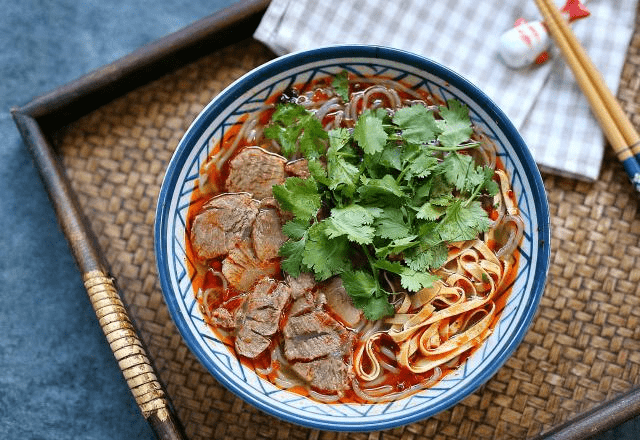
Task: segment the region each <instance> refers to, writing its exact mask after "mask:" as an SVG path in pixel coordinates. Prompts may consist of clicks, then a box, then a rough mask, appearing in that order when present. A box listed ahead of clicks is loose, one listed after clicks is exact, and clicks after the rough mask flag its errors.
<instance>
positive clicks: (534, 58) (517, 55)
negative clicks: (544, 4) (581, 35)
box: [498, 0, 591, 69]
mask: <svg viewBox="0 0 640 440" xmlns="http://www.w3.org/2000/svg"><path fill="white" fill-rule="evenodd" d="M560 12H562V15H564V17H565V18H566V19H567V20H568V21H569V23H571V22H573V21H575V20H579V19H581V18H585V17H588V16H589V15H590V14H591V13H590V12H589V10H588V9H587V8H586V7H585V6H584V4H582V2H581V1H580V0H567V2H566V3H565V5H564V6H563V7H562V8H561V9H560ZM550 46H551V38H550V37H549V31H548V30H547V27H546V25H545V24H544V22H543V21H533V22H528V21H526V20H525V19H524V18H519V19H517V20H516V22H515V24H514V27H513V28H512V29H510V30H508V31H507V32H505V33H504V34H502V36H501V37H500V47H499V50H498V53H499V55H500V58H501V59H502V61H503V62H504V63H505V64H506V65H507V66H509V67H512V68H514V69H519V68H522V67H526V66H529V65H531V64H534V63H535V64H542V63H544V62H546V61H547V60H548V59H549V52H548V49H549V47H550Z"/></svg>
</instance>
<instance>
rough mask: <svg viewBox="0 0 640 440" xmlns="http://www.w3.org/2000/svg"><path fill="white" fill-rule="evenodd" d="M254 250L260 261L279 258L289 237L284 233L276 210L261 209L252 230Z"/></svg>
mask: <svg viewBox="0 0 640 440" xmlns="http://www.w3.org/2000/svg"><path fill="white" fill-rule="evenodd" d="M251 239H252V240H253V250H254V252H255V254H256V257H258V259H259V260H262V261H266V260H272V259H274V258H276V257H277V256H278V251H279V250H280V246H282V243H284V242H285V241H287V236H286V235H284V234H283V233H282V223H281V221H280V216H279V215H278V211H277V210H276V209H274V208H265V209H261V210H260V211H259V212H258V215H257V216H256V220H255V222H254V223H253V229H252V230H251Z"/></svg>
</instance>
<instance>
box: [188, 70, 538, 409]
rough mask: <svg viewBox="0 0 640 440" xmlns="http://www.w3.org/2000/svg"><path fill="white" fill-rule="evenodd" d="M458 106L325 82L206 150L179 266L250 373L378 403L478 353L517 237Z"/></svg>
mask: <svg viewBox="0 0 640 440" xmlns="http://www.w3.org/2000/svg"><path fill="white" fill-rule="evenodd" d="M465 111H466V108H465V107H464V106H463V105H460V103H458V102H457V101H455V100H450V101H447V102H444V101H443V100H442V99H441V98H439V97H436V96H435V95H432V94H429V93H427V92H424V91H416V90H415V89H413V88H412V87H409V86H408V85H406V84H403V83H402V82H397V81H392V80H390V79H384V78H379V77H378V78H373V77H371V78H369V77H359V76H356V75H350V76H348V77H347V76H344V77H340V76H334V77H325V78H322V79H316V80H313V81H309V82H306V83H300V84H294V85H292V86H290V87H288V88H287V89H286V90H285V91H283V92H278V93H275V94H273V95H272V96H269V97H268V98H267V99H265V102H264V104H263V105H262V106H260V108H258V109H257V110H255V111H254V112H252V113H251V114H247V115H246V116H244V117H242V118H241V122H240V123H238V124H236V125H234V126H233V127H232V128H231V129H230V130H228V132H227V133H226V135H225V136H224V137H223V139H222V141H220V142H219V143H218V144H216V145H211V146H210V151H211V154H210V155H209V157H208V158H207V160H206V161H204V163H202V165H201V166H200V172H199V177H198V179H197V180H196V187H195V188H194V190H193V193H192V195H191V200H190V207H189V209H188V214H187V218H186V228H185V229H186V236H185V241H186V252H187V261H188V264H187V268H188V272H189V277H190V279H191V280H192V286H193V294H194V295H195V297H196V299H197V302H198V305H199V307H200V309H201V311H202V313H203V315H204V316H205V321H206V323H207V325H208V326H210V328H211V329H212V330H213V331H214V332H215V334H216V335H218V337H219V338H220V340H221V341H223V343H225V344H226V345H227V346H228V348H229V350H230V351H231V352H232V353H234V355H235V356H237V357H238V358H239V359H240V360H241V362H242V363H243V364H244V365H246V366H248V367H250V368H252V369H254V370H255V372H256V373H257V374H258V375H260V376H261V377H262V378H263V379H265V380H268V381H269V382H271V383H273V384H274V385H275V386H277V387H279V388H282V389H287V390H289V391H291V392H294V393H298V394H301V395H304V396H308V397H310V398H312V399H314V400H317V401H319V402H325V403H333V402H340V403H350V402H351V403H353V402H356V403H382V402H389V401H394V400H397V399H400V398H403V397H406V396H408V395H412V394H414V393H416V392H418V391H420V390H424V389H426V388H429V387H431V386H433V385H434V384H436V383H438V382H439V381H441V380H442V379H443V378H444V377H446V376H447V375H448V374H451V372H453V371H455V370H456V369H458V368H459V367H460V365H462V364H463V363H464V362H465V360H466V359H467V358H468V357H469V356H470V355H471V354H472V353H473V352H474V351H475V350H477V349H478V347H480V346H482V344H483V342H484V341H485V340H486V339H487V338H488V337H489V336H490V335H491V333H492V331H493V329H494V327H495V325H496V322H497V320H498V318H499V316H500V314H501V311H502V310H503V308H504V305H505V302H506V300H507V298H508V295H509V293H510V290H511V288H512V285H513V281H514V278H515V276H516V272H517V268H518V263H519V253H518V245H519V243H520V241H521V240H522V236H523V231H524V227H525V226H524V223H523V220H522V218H521V216H520V215H519V209H518V206H517V203H516V199H515V197H514V194H513V191H512V189H511V187H510V180H509V176H508V174H507V172H506V170H505V168H504V165H503V163H502V161H501V160H500V158H499V157H498V156H497V155H496V148H495V145H494V144H493V142H492V141H491V140H490V139H489V137H488V136H486V135H485V134H484V133H483V132H482V131H481V130H480V129H478V128H477V127H475V126H474V125H473V124H471V123H470V122H468V124H467V122H464V121H465V120H464V118H461V116H460V115H462V114H463V113H464V112H465ZM292 114H295V115H296V116H295V117H294V118H293V122H292V120H291V119H290V118H291V116H290V115H292ZM466 117H467V118H468V116H466ZM278 118H280V119H278ZM287 118H289V119H287ZM448 118H449V119H448ZM301 121H305V122H304V124H308V125H305V126H304V127H303V128H299V129H298V131H297V133H296V131H295V130H293V129H292V127H294V126H295V124H299V123H301V124H302V122H301ZM416 121H419V123H418V122H416ZM466 131H468V133H467V134H466V135H461V133H464V132H466ZM425 132H428V134H425ZM431 132H433V133H436V134H433V133H431ZM292 133H293V138H292V137H291V136H292ZM307 135H308V136H307ZM305 136H307V137H305ZM420 136H427V137H429V136H431V137H430V138H429V139H431V138H433V139H432V140H430V141H426V142H425V141H424V140H421V139H423V138H421V137H420ZM465 136H466V137H465ZM452 138H454V139H455V140H451V139H452ZM292 139H293V140H292ZM338 159H339V160H338ZM460 176H464V178H466V179H468V180H464V179H463V177H460ZM482 179H485V180H482ZM469 181H470V182H471V183H468V182H469ZM456 204H457V205H456ZM454 208H455V209H456V210H455V211H454ZM480 211H481V212H480ZM454 215H455V216H457V217H454ZM472 215H473V216H476V217H477V218H476V217H473V218H471V217H472ZM462 223H464V225H462ZM456 225H457V226H456ZM456 228H459V229H460V230H458V229H456ZM452 229H455V230H453V231H452ZM319 231H320V232H319ZM425 237H431V238H429V239H425ZM434 237H435V238H434ZM334 260H335V261H334ZM367 289H369V290H367ZM365 291H366V292H365ZM367 295H368V296H367Z"/></svg>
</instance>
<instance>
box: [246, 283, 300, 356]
mask: <svg viewBox="0 0 640 440" xmlns="http://www.w3.org/2000/svg"><path fill="white" fill-rule="evenodd" d="M290 297H291V294H290V288H289V286H287V285H286V284H284V283H282V282H277V281H275V280H273V279H271V278H266V277H265V278H263V279H261V280H260V281H259V282H258V283H257V284H256V285H255V286H254V287H253V289H252V290H251V292H250V293H249V295H248V296H247V298H246V300H245V302H244V303H243V305H242V308H241V309H239V310H238V312H237V313H236V338H235V347H236V351H237V352H238V353H239V354H240V355H242V356H246V357H248V358H255V357H257V356H259V355H260V354H261V353H262V352H263V351H264V350H266V349H267V347H269V345H270V344H271V339H270V337H271V336H273V335H274V334H276V333H277V331H278V325H279V323H280V317H281V316H282V310H283V309H284V307H285V306H286V304H287V302H288V301H289V298H290Z"/></svg>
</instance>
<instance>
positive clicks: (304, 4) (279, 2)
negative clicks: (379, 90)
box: [254, 0, 637, 180]
mask: <svg viewBox="0 0 640 440" xmlns="http://www.w3.org/2000/svg"><path fill="white" fill-rule="evenodd" d="M562 1H563V2H564V0H562ZM557 3H558V6H561V4H560V0H558V1H557ZM583 3H586V5H587V7H588V9H589V10H590V11H591V16H589V17H587V18H585V19H582V20H579V21H577V22H574V23H573V25H572V26H573V29H574V31H575V33H576V35H577V36H578V38H579V39H580V40H581V42H582V43H583V45H584V47H585V49H586V50H587V52H588V53H589V55H590V56H591V58H592V59H593V61H594V63H595V64H596V66H597V67H598V69H600V71H601V72H602V75H603V76H604V78H605V80H606V82H607V84H608V86H609V87H610V88H611V90H613V91H616V90H617V88H618V85H619V80H620V73H621V70H622V66H623V63H624V59H625V54H626V51H627V47H628V45H629V40H630V38H631V35H632V32H633V25H634V17H635V11H636V3H637V0H591V1H588V2H584V1H583ZM520 17H523V18H525V19H527V20H528V21H536V20H540V14H539V13H538V11H537V9H536V7H535V4H534V2H533V1H532V0H529V1H526V2H504V1H503V0H483V1H481V2H478V1H477V0H439V1H434V0H402V1H393V2H392V1H388V0H340V1H331V0H329V1H317V0H272V2H271V4H270V5H269V7H268V9H267V11H266V13H265V15H264V17H263V19H262V21H261V22H260V25H259V26H258V29H257V30H256V32H255V34H254V37H255V38H256V39H257V40H259V41H262V42H263V43H265V44H266V45H267V46H268V47H270V48H271V49H272V50H273V51H274V52H275V53H276V54H279V55H282V54H285V53H288V52H295V51H299V50H305V49H311V48H316V47H321V46H327V45H333V44H345V43H351V44H356V43H357V44H363V43H366V44H377V45H384V46H391V47H396V48H399V49H404V50H408V51H411V52H414V53H417V54H420V55H423V56H426V57H428V58H431V59H432V60H434V61H437V62H439V63H441V64H444V65H445V66H448V67H450V68H451V69H453V70H455V71H457V72H458V73H460V74H461V75H462V76H464V77H466V78H467V79H469V80H470V81H472V82H473V83H475V84H476V85H477V86H479V87H480V88H481V89H482V90H483V91H484V92H485V93H486V94H487V95H489V97H490V98H491V99H493V100H494V101H495V102H496V103H497V104H498V106H499V107H500V108H501V109H502V110H503V111H504V112H505V113H506V114H507V116H509V118H510V119H511V121H512V122H513V123H514V124H515V126H516V127H517V128H518V129H519V130H520V133H521V134H522V136H523V138H524V139H525V142H526V143H527V145H528V146H529V148H530V150H531V152H532V154H533V157H534V159H535V160H536V162H537V163H538V165H539V166H540V167H541V168H542V169H544V170H547V171H551V172H556V173H559V174H563V175H569V176H573V177H577V178H582V179H588V180H593V179H596V178H597V177H598V174H599V172H600V166H601V163H602V157H603V151H604V145H605V144H604V138H603V136H602V132H601V130H600V128H599V127H598V124H597V122H596V120H595V118H594V116H593V114H592V113H591V111H590V109H589V104H588V102H587V100H586V98H584V96H583V95H582V93H581V91H580V89H579V88H578V86H577V84H576V83H575V81H574V79H573V75H572V73H571V71H570V70H569V68H568V67H566V64H565V62H564V61H563V60H562V59H561V57H560V55H559V54H557V53H555V52H553V51H552V56H551V59H550V60H549V61H548V62H546V63H545V64H543V65H532V66H531V67H526V68H523V69H519V70H513V69H510V68H508V67H507V66H505V65H504V64H503V63H502V62H501V61H500V59H499V57H498V55H497V53H498V52H497V51H498V40H499V38H500V36H501V35H502V34H503V33H504V32H505V31H507V30H509V29H510V28H512V27H513V25H514V22H515V20H516V19H518V18H520Z"/></svg>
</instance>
